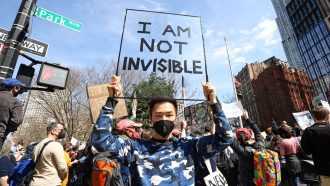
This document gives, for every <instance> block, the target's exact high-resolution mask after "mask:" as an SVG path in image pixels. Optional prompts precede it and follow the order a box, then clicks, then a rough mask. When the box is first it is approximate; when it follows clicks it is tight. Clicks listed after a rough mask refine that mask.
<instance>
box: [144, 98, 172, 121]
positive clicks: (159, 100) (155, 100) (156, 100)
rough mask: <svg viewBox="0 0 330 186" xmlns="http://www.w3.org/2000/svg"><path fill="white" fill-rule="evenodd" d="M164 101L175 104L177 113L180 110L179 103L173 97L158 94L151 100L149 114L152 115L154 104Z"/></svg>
mask: <svg viewBox="0 0 330 186" xmlns="http://www.w3.org/2000/svg"><path fill="white" fill-rule="evenodd" d="M163 102H169V103H171V104H172V105H173V106H174V109H175V113H176V114H177V110H178V103H177V102H176V101H175V100H174V99H173V98H170V97H168V96H158V97H153V98H152V99H151V100H150V102H149V116H150V117H151V116H152V110H153V109H154V106H155V105H156V104H157V103H163Z"/></svg>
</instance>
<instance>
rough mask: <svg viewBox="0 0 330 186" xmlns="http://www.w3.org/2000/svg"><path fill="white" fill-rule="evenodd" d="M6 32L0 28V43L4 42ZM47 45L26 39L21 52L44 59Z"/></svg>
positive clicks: (6, 35)
mask: <svg viewBox="0 0 330 186" xmlns="http://www.w3.org/2000/svg"><path fill="white" fill-rule="evenodd" d="M8 32H9V31H8V30H5V29H3V28H0V42H5V41H6V40H7V37H8ZM47 49H48V44H47V43H42V42H40V41H37V40H35V39H30V38H27V39H26V40H25V41H24V42H23V45H22V50H23V51H25V52H29V53H32V54H35V55H38V56H42V57H45V56H46V54H47Z"/></svg>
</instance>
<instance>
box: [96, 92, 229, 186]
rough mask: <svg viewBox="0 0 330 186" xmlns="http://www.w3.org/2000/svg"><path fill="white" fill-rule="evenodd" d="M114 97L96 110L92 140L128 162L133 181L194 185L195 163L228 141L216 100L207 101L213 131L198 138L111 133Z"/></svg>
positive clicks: (225, 122)
mask: <svg viewBox="0 0 330 186" xmlns="http://www.w3.org/2000/svg"><path fill="white" fill-rule="evenodd" d="M116 103H117V101H116V100H113V99H110V98H109V99H108V101H107V103H106V105H105V106H103V108H102V109H101V111H100V115H99V117H98V119H97V121H96V126H95V128H94V130H93V133H92V144H93V146H94V147H95V148H96V150H98V151H99V152H104V151H110V153H111V154H112V156H113V157H116V158H117V159H118V160H119V162H127V163H129V164H130V173H131V175H132V176H133V177H135V179H136V180H135V179H134V182H132V184H134V185H145V186H151V185H184V186H186V185H194V184H195V166H197V164H198V163H200V162H202V161H204V159H203V158H209V157H211V156H212V155H213V154H215V153H217V152H220V151H222V150H224V149H225V148H226V147H228V146H229V145H230V144H231V143H232V142H233V139H232V132H231V128H230V126H229V123H228V120H227V118H226V116H225V114H224V112H223V111H222V109H221V105H220V104H219V103H216V104H213V105H211V108H212V112H213V116H214V118H213V120H214V123H215V124H216V132H215V134H214V135H211V136H205V137H200V138H193V137H185V138H172V139H169V140H167V141H166V142H157V141H154V140H143V139H129V140H128V142H127V141H126V140H125V141H126V142H125V141H124V140H123V139H122V138H119V137H118V136H115V135H112V134H111V129H112V127H113V125H114V123H113V120H112V115H113V112H114V108H115V105H116Z"/></svg>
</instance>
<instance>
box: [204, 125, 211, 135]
mask: <svg viewBox="0 0 330 186" xmlns="http://www.w3.org/2000/svg"><path fill="white" fill-rule="evenodd" d="M211 129H212V128H211V125H206V126H205V128H204V132H205V133H206V132H211Z"/></svg>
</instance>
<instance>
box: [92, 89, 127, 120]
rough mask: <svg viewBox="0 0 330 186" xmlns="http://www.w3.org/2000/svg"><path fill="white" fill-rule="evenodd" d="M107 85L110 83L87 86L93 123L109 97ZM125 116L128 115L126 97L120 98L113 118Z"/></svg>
mask: <svg viewBox="0 0 330 186" xmlns="http://www.w3.org/2000/svg"><path fill="white" fill-rule="evenodd" d="M107 85H108V84H103V85H95V86H90V87H87V94H88V98H89V105H90V109H91V115H92V116H91V117H92V121H93V123H96V120H97V118H98V116H99V114H100V110H101V108H102V107H103V106H104V104H105V103H106V101H107V99H108V97H109V92H108V89H107ZM121 96H122V95H121ZM123 116H127V108H126V103H125V99H118V103H117V105H116V108H115V111H114V115H113V118H114V119H116V118H120V117H123Z"/></svg>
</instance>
